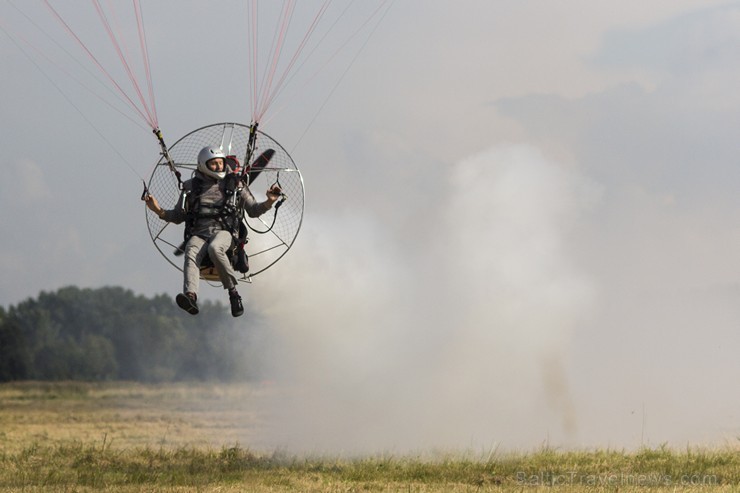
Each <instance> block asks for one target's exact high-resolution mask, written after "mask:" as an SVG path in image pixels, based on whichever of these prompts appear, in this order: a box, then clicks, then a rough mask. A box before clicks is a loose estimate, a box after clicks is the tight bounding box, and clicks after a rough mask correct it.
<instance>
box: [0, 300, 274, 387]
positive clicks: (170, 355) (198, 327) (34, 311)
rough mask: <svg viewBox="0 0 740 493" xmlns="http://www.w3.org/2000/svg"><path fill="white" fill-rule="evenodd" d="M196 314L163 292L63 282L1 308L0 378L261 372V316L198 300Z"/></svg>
mask: <svg viewBox="0 0 740 493" xmlns="http://www.w3.org/2000/svg"><path fill="white" fill-rule="evenodd" d="M200 305H201V312H200V314H199V315H198V316H196V317H193V316H190V315H188V314H187V313H185V312H183V311H182V310H180V309H179V308H178V307H177V306H176V305H175V304H174V302H173V301H172V298H171V297H170V296H168V295H156V296H154V297H153V298H147V297H144V296H142V295H136V294H134V293H133V292H132V291H130V290H126V289H124V288H121V287H103V288H96V289H91V288H79V287H74V286H68V287H64V288H61V289H59V290H57V291H55V292H41V293H40V294H39V295H38V297H37V298H35V299H33V298H29V299H27V300H25V301H23V302H20V303H18V304H17V305H11V306H10V307H7V308H5V307H0V382H7V381H16V380H84V381H112V380H127V381H138V382H176V381H193V380H206V381H209V380H214V381H238V380H251V379H256V378H260V377H261V372H262V368H261V367H262V364H261V363H262V362H261V360H260V355H261V354H263V351H261V350H260V347H259V343H260V340H262V339H263V336H264V334H265V331H264V327H263V324H261V323H260V320H259V318H258V317H257V316H256V315H255V314H254V313H253V312H252V311H250V310H249V306H248V305H247V306H245V309H246V313H245V316H244V317H241V318H240V319H238V320H237V319H233V318H232V317H231V315H230V313H229V311H228V308H227V307H225V306H223V305H221V304H220V303H213V302H209V301H205V302H201V303H200Z"/></svg>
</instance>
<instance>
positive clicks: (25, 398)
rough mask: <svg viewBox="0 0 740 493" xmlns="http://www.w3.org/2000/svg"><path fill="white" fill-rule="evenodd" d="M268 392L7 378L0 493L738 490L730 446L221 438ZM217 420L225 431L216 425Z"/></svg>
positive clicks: (1, 407) (739, 475)
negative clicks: (323, 447) (371, 445)
mask: <svg viewBox="0 0 740 493" xmlns="http://www.w3.org/2000/svg"><path fill="white" fill-rule="evenodd" d="M261 392H269V391H268V390H265V389H259V388H250V387H248V386H213V385H205V384H204V385H190V384H188V385H182V386H177V385H175V386H172V385H170V386H144V385H139V384H73V383H60V384H45V383H26V384H6V385H0V491H55V492H56V491H58V492H62V491H64V492H72V491H124V492H127V491H173V492H174V491H256V492H266V491H295V492H303V491H316V492H318V491H336V492H339V491H342V492H348V491H357V492H373V491H378V492H389V491H404V492H408V491H413V492H447V491H450V492H463V491H465V492H467V491H469V492H479V491H518V492H521V491H525V492H530V491H532V492H534V491H575V492H586V491H589V492H590V491H609V492H616V491H619V492H636V491H649V492H669V491H670V492H684V491H686V492H688V491H692V492H693V491H728V492H729V491H740V453H739V452H738V450H732V449H730V448H725V449H700V448H694V449H691V448H689V449H686V450H671V449H669V448H668V447H658V448H645V449H642V450H639V451H634V452H628V451H624V450H581V451H560V450H555V449H550V448H545V449H541V450H536V451H532V452H527V453H523V452H522V453H504V454H493V455H491V456H490V457H477V456H473V455H466V454H452V455H436V456H435V455H430V454H425V456H424V457H421V456H402V457H401V456H388V455H376V456H365V457H319V456H295V455H291V454H288V453H281V452H270V453H264V452H255V451H252V450H250V449H249V448H248V447H244V446H239V445H236V444H233V443H232V444H224V443H220V444H219V443H218V441H217V440H214V437H215V436H221V437H224V436H231V434H230V433H229V431H230V430H231V429H232V428H231V427H239V426H241V427H243V426H244V420H245V419H247V421H248V424H249V425H254V426H257V425H258V424H259V413H256V412H255V411H254V409H251V410H247V411H245V412H244V413H243V414H239V413H236V414H234V413H231V414H230V413H228V412H227V411H228V410H229V409H230V408H232V407H234V406H236V405H237V404H239V403H241V404H242V405H243V403H244V398H245V396H246V397H249V399H251V400H255V399H254V397H255V396H258V395H260V393H261ZM204 400H207V401H208V402H209V403H210V405H209V406H208V407H204V406H202V404H201V405H200V407H198V404H199V403H202V402H203V401H204ZM214 417H218V419H219V420H220V421H219V424H218V427H217V428H208V426H207V425H208V423H210V422H211V421H212V420H213V419H214ZM250 419H251V421H249V420H250ZM152 423H153V426H148V425H147V424H152ZM211 426H215V425H211ZM173 428H177V430H178V431H177V433H175V432H172V431H170V437H169V438H163V433H167V430H172V429H173ZM135 430H137V431H135ZM80 437H82V438H80Z"/></svg>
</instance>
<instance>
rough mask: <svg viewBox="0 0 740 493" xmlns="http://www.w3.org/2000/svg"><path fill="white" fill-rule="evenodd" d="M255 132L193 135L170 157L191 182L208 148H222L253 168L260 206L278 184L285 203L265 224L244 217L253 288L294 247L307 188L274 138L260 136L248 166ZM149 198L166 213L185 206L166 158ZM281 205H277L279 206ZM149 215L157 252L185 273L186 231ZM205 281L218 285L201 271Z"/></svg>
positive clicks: (221, 128)
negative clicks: (179, 204)
mask: <svg viewBox="0 0 740 493" xmlns="http://www.w3.org/2000/svg"><path fill="white" fill-rule="evenodd" d="M250 132H251V127H250V126H249V125H243V124H240V123H217V124H213V125H208V126H206V127H202V128H199V129H197V130H194V131H192V132H190V133H189V134H187V135H185V136H184V137H182V138H181V139H180V140H178V141H177V142H175V143H174V144H173V145H172V146H171V147H170V148H169V149H168V152H169V155H170V158H171V159H172V161H173V163H174V165H175V168H176V169H177V170H179V171H180V174H181V176H182V180H183V181H185V180H186V179H188V178H190V177H191V176H192V174H193V172H194V171H195V169H196V168H197V156H198V152H199V151H200V150H201V149H202V148H203V147H206V146H220V147H221V148H222V149H223V150H224V152H225V153H226V154H227V155H228V156H235V157H236V158H237V159H238V162H239V163H240V165H241V166H245V165H247V166H248V167H247V170H250V169H251V172H249V173H247V176H249V190H250V191H251V192H252V194H253V195H254V197H255V198H256V199H257V201H260V202H261V201H263V200H265V198H266V197H265V192H266V191H267V189H268V188H270V186H271V185H273V184H275V183H277V184H278V185H280V187H281V188H282V190H283V193H284V194H285V195H284V201H283V202H282V204H281V205H280V207H277V208H276V207H273V208H272V209H270V210H269V211H267V212H266V213H265V214H263V215H261V216H260V217H259V218H250V217H247V216H246V215H243V217H242V219H241V220H242V221H243V222H244V224H246V225H247V227H248V236H247V244H246V246H245V250H246V252H247V255H248V258H249V271H248V272H246V273H244V274H241V273H238V272H237V274H238V275H239V276H240V278H239V280H240V281H242V282H250V281H251V278H252V277H254V276H256V275H257V274H259V273H261V272H264V271H265V270H266V269H267V268H269V267H270V266H272V265H273V264H275V262H277V261H278V260H280V259H281V258H282V257H283V255H285V254H286V253H287V251H288V250H290V248H291V247H292V246H293V242H294V241H295V239H296V237H297V236H298V232H299V231H300V229H301V223H302V221H303V209H304V188H303V177H302V176H301V173H300V171H299V170H298V167H297V166H296V165H295V163H294V162H293V158H291V157H290V154H288V152H287V151H286V150H285V149H284V148H283V147H282V146H281V145H280V144H279V143H278V142H277V141H275V140H274V139H273V138H272V137H270V136H269V135H267V134H265V133H263V132H261V131H260V130H255V145H254V149H253V151H252V153H251V157H250V162H249V163H245V160H246V158H247V148H248V146H249V139H250ZM148 188H149V192H150V193H151V194H152V195H153V196H154V197H156V198H157V200H158V201H159V203H160V205H161V206H162V208H164V209H173V208H175V206H176V205H177V202H178V200H181V196H180V195H181V190H180V188H179V185H178V181H177V177H176V176H175V174H174V172H173V171H172V170H171V168H170V166H169V164H168V163H167V160H166V159H165V158H164V156H163V157H162V158H161V159H160V160H159V162H158V163H157V164H156V166H155V167H154V171H153V172H152V174H151V177H150V178H149V183H148ZM276 204H277V203H276ZM145 210H146V222H147V227H148V228H149V234H150V236H151V238H152V241H153V242H154V245H155V246H156V247H157V250H159V252H160V253H161V254H162V256H163V257H164V258H165V259H167V261H168V262H169V263H170V264H172V265H173V266H174V267H175V268H177V269H179V270H180V271H182V269H183V257H182V254H181V250H180V248H181V247H182V244H183V241H184V225H183V224H180V225H176V224H172V223H168V222H166V221H163V220H162V219H160V218H159V217H158V216H157V215H156V214H154V213H153V212H152V211H150V210H149V209H148V208H145ZM201 277H202V278H204V279H206V280H208V281H213V282H218V277H217V276H216V275H215V272H214V271H213V270H208V269H203V270H201Z"/></svg>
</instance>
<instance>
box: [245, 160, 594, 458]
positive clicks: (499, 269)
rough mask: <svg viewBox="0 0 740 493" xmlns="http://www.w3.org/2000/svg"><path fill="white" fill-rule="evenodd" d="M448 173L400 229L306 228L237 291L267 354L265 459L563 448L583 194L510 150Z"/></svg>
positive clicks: (370, 215) (352, 215)
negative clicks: (273, 455)
mask: <svg viewBox="0 0 740 493" xmlns="http://www.w3.org/2000/svg"><path fill="white" fill-rule="evenodd" d="M446 170H447V171H446V172H439V173H435V174H434V178H433V180H438V183H434V184H432V185H433V186H436V189H437V190H442V191H443V192H441V193H440V194H435V196H434V197H433V198H432V197H431V196H430V197H429V198H428V199H426V200H414V201H408V202H405V203H403V204H401V203H399V204H398V206H399V207H404V208H410V209H411V210H410V211H407V213H406V215H405V217H407V218H413V223H412V224H409V225H407V227H405V228H403V227H400V228H399V227H389V224H392V223H393V218H391V217H389V216H388V214H389V213H388V212H386V211H387V210H388V209H386V208H383V207H382V206H375V205H374V204H375V202H364V201H358V202H357V203H354V204H353V205H352V206H351V207H345V208H342V209H338V210H337V211H336V212H335V213H322V214H312V215H310V216H309V217H308V220H307V222H306V225H305V226H304V229H303V230H302V232H301V239H300V245H299V246H297V247H296V248H295V249H294V251H292V252H291V255H288V256H286V258H285V259H284V260H283V261H281V262H284V264H283V265H282V268H281V269H276V271H277V272H273V273H272V275H271V276H266V278H265V279H261V280H260V285H259V289H254V290H252V296H253V299H254V300H255V306H256V307H258V309H260V310H261V312H262V315H263V316H264V317H265V318H266V320H267V321H268V323H269V325H270V326H271V327H272V330H274V331H275V332H276V334H277V336H278V338H279V342H277V343H275V344H274V346H275V347H274V348H272V353H271V354H270V355H269V359H270V360H271V361H272V371H273V372H274V374H275V375H277V376H276V386H277V387H278V388H279V392H277V393H276V395H277V397H276V398H275V401H274V402H273V403H272V407H271V409H270V412H269V413H268V414H269V423H267V425H266V429H265V433H264V436H263V437H261V439H260V441H261V442H262V444H263V445H265V446H268V447H278V448H282V449H286V450H290V451H296V452H298V451H300V452H314V453H347V454H354V453H379V452H389V453H408V452H415V451H429V450H442V451H452V450H465V451H481V452H482V453H486V452H488V451H490V450H493V449H498V448H501V447H503V448H505V449H506V448H509V449H513V448H522V447H526V448H531V447H533V446H537V445H538V444H542V443H546V442H548V441H550V440H552V441H556V442H563V441H566V442H567V441H568V440H569V439H570V437H573V436H574V435H575V434H576V433H577V428H578V417H577V416H576V413H575V410H574V406H573V404H572V402H571V391H570V389H569V375H568V370H567V364H566V363H565V360H566V359H567V355H568V351H569V345H570V340H571V337H572V333H573V331H574V328H575V327H577V326H578V324H580V323H582V322H583V320H584V319H585V318H587V317H588V314H589V311H590V308H591V306H592V304H593V299H594V296H596V294H595V291H594V289H593V287H592V284H591V282H590V281H589V279H588V278H587V277H586V276H585V275H584V274H583V273H582V272H580V270H579V267H578V265H577V259H575V258H573V255H572V254H571V253H570V251H571V250H570V248H569V243H570V242H571V241H572V239H571V231H572V230H573V228H574V226H575V225H576V224H577V223H578V221H579V217H580V216H581V215H582V214H584V211H587V210H588V208H589V207H590V204H592V203H593V202H594V201H597V200H598V199H599V191H598V187H596V186H594V185H593V184H592V183H589V182H588V181H587V180H585V179H584V178H582V177H581V176H579V174H578V173H577V172H575V171H574V170H572V169H569V168H568V167H566V166H563V165H561V164H559V163H556V162H552V161H551V160H548V159H546V158H545V157H544V156H543V155H542V154H541V153H539V152H538V151H537V150H536V149H533V148H530V147H526V146H509V147H497V148H493V149H490V150H488V151H486V152H482V153H479V154H477V155H474V156H471V157H468V158H465V159H461V160H460V161H459V162H458V163H456V164H455V165H454V166H449V167H447V168H446ZM423 194H424V191H422V192H421V195H422V196H423ZM430 195H431V194H430ZM437 195H438V196H437ZM386 200H387V198H386V197H381V198H379V200H378V202H383V201H386ZM396 226H397V225H396Z"/></svg>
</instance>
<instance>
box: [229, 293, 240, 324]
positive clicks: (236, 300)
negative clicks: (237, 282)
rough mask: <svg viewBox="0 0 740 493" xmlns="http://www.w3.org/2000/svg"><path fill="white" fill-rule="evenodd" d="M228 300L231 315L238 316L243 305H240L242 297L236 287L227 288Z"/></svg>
mask: <svg viewBox="0 0 740 493" xmlns="http://www.w3.org/2000/svg"><path fill="white" fill-rule="evenodd" d="M229 302H230V303H231V315H232V316H234V317H239V316H241V315H242V314H243V313H244V306H243V305H242V297H241V296H239V293H238V292H237V291H236V289H230V290H229Z"/></svg>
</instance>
